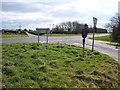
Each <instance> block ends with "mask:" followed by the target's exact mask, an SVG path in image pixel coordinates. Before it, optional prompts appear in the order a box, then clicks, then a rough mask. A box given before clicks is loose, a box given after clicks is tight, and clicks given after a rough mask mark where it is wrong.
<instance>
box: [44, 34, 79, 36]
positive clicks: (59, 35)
mask: <svg viewBox="0 0 120 90" xmlns="http://www.w3.org/2000/svg"><path fill="white" fill-rule="evenodd" d="M48 35H49V36H81V34H48ZM43 36H46V34H43Z"/></svg>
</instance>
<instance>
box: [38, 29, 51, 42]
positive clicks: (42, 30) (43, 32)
mask: <svg viewBox="0 0 120 90" xmlns="http://www.w3.org/2000/svg"><path fill="white" fill-rule="evenodd" d="M36 32H37V33H38V43H39V35H40V34H46V43H48V33H50V29H49V28H36Z"/></svg>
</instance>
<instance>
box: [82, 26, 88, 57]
mask: <svg viewBox="0 0 120 90" xmlns="http://www.w3.org/2000/svg"><path fill="white" fill-rule="evenodd" d="M87 34H88V25H87V24H85V25H84V29H83V30H82V37H83V40H82V42H83V49H82V58H84V49H85V38H86V37H87Z"/></svg>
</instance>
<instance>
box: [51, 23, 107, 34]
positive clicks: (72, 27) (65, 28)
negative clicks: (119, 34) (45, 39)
mask: <svg viewBox="0 0 120 90" xmlns="http://www.w3.org/2000/svg"><path fill="white" fill-rule="evenodd" d="M83 27H84V24H82V23H79V22H78V21H73V22H71V21H67V22H62V23H60V24H58V25H56V26H55V28H53V29H52V33H60V34H63V33H65V34H66V33H69V34H79V33H81V32H82V29H83ZM88 31H89V33H92V32H93V28H92V27H88ZM95 32H96V33H107V30H106V29H103V28H97V30H96V31H95Z"/></svg>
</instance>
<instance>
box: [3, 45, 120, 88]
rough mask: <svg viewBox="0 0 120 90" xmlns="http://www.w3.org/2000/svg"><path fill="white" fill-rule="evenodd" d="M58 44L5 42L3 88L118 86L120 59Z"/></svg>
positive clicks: (119, 82)
mask: <svg viewBox="0 0 120 90" xmlns="http://www.w3.org/2000/svg"><path fill="white" fill-rule="evenodd" d="M81 52H82V48H80V47H77V46H73V45H66V44H65V46H64V47H63V48H61V47H59V46H58V45H57V44H48V45H47V44H41V43H40V44H38V43H16V44H3V45H2V58H3V59H2V70H3V71H2V75H3V80H2V81H3V88H13V87H14V88H21V87H22V88H23V87H25V88H82V87H83V88H97V87H100V88H106V87H109V88H110V87H118V85H119V84H120V81H119V80H118V73H119V70H118V63H117V62H116V61H115V60H113V59H112V58H110V57H109V56H107V55H104V54H101V53H99V52H97V51H95V52H94V53H92V52H91V50H88V49H85V58H81V56H82V53H81Z"/></svg>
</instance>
